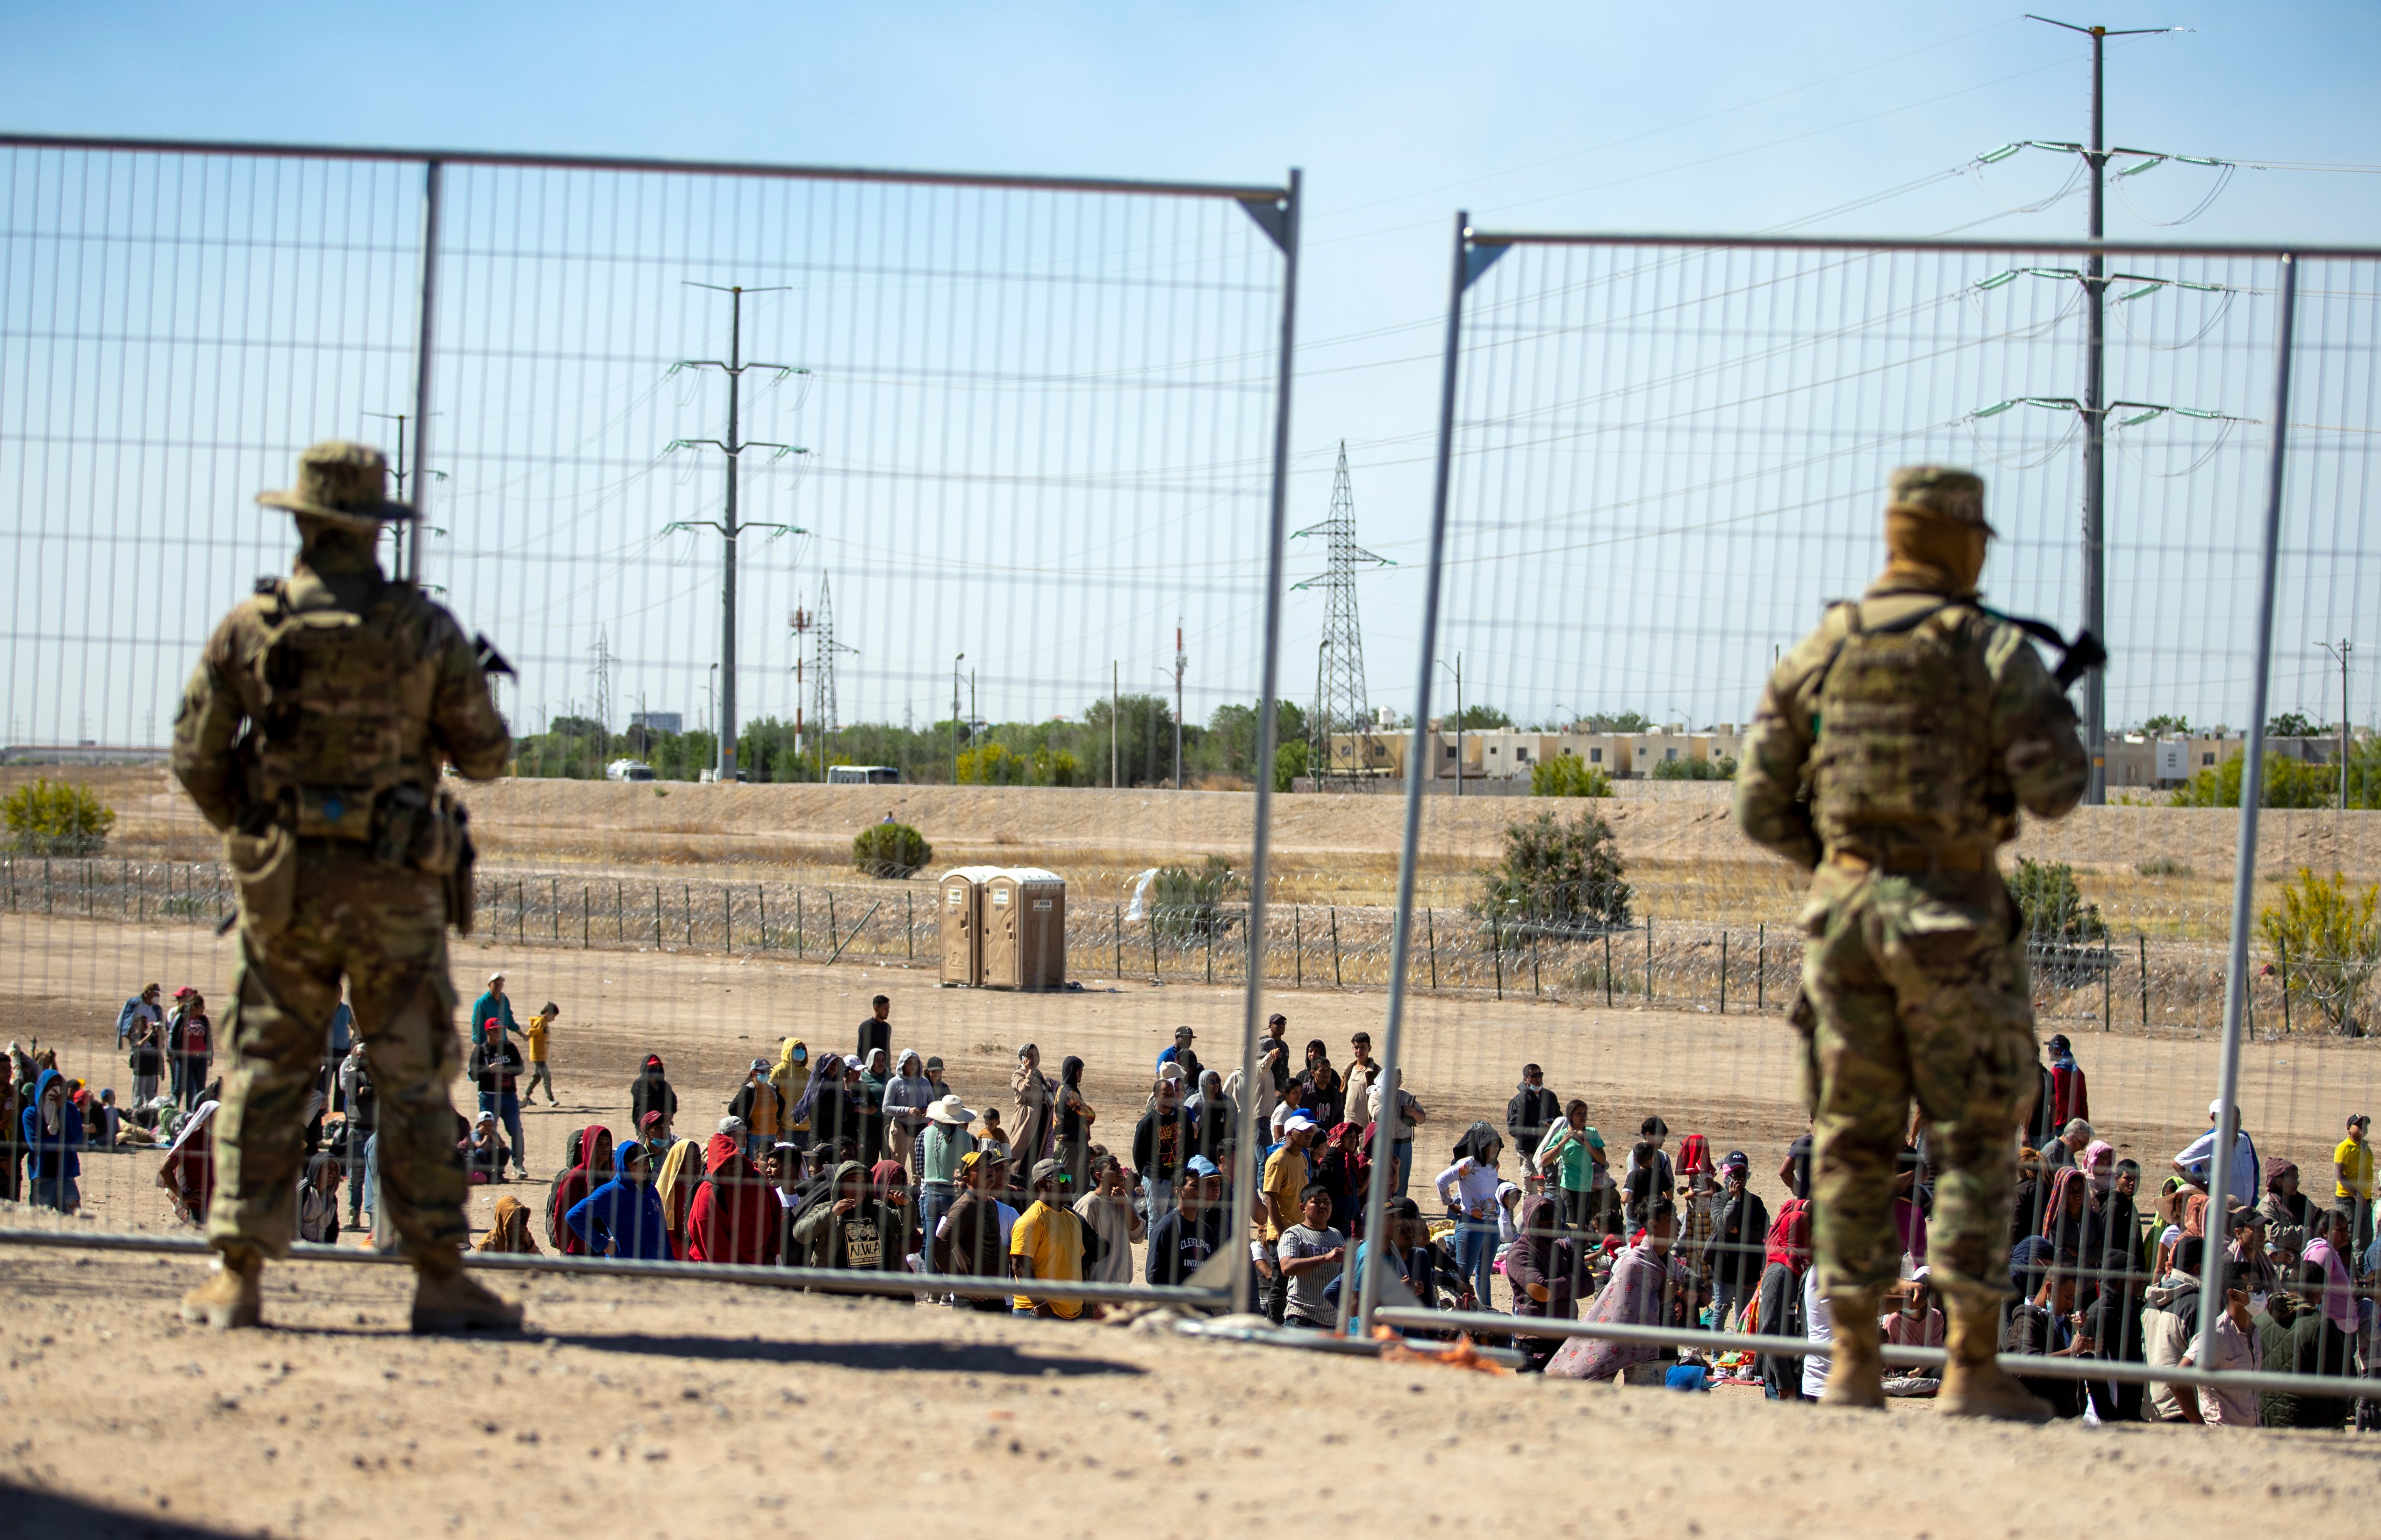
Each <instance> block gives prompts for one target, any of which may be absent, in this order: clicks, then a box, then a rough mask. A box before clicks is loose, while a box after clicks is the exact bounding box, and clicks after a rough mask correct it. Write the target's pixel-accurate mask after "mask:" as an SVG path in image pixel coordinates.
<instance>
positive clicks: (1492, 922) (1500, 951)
mask: <svg viewBox="0 0 2381 1540" xmlns="http://www.w3.org/2000/svg"><path fill="white" fill-rule="evenodd" d="M1455 773H1456V774H1457V775H1461V774H1463V767H1462V766H1461V765H1457V766H1456V771H1455ZM1488 964H1489V966H1490V967H1491V968H1493V969H1495V970H1496V997H1497V998H1498V999H1500V1000H1501V999H1503V998H1504V997H1505V934H1504V932H1503V931H1502V930H1500V929H1499V928H1498V927H1497V924H1496V916H1495V915H1493V914H1492V915H1490V916H1489V917H1488Z"/></svg>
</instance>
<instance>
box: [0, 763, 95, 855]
mask: <svg viewBox="0 0 2381 1540" xmlns="http://www.w3.org/2000/svg"><path fill="white" fill-rule="evenodd" d="M0 816H5V818H6V822H7V825H8V833H9V835H10V837H11V839H10V843H12V844H14V845H15V846H16V848H17V849H20V850H26V851H30V852H31V853H33V854H35V855H44V856H87V855H94V854H96V853H97V852H98V850H99V848H100V847H101V846H102V845H104V844H106V843H107V833H108V831H109V830H110V829H113V828H114V827H116V810H115V809H113V808H111V807H109V806H108V805H107V804H106V803H104V802H103V801H100V800H99V798H98V796H97V795H96V794H95V793H93V792H92V789H91V788H89V787H87V786H82V785H79V784H77V783H75V782H71V781H52V780H50V779H49V778H48V777H46V776H44V777H43V778H42V779H40V780H36V781H34V782H33V783H32V784H31V785H30V786H20V787H18V788H17V789H16V790H14V791H12V792H10V793H8V795H7V797H6V798H5V799H0Z"/></svg>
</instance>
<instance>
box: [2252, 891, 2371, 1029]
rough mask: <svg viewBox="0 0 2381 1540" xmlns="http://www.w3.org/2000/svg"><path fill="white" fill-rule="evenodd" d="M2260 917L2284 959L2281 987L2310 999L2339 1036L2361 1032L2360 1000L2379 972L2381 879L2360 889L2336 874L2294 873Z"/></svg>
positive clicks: (2262, 927)
mask: <svg viewBox="0 0 2381 1540" xmlns="http://www.w3.org/2000/svg"><path fill="white" fill-rule="evenodd" d="M2276 897H2277V902H2275V903H2273V904H2271V905H2268V906H2267V907H2266V908H2265V910H2263V911H2260V912H2259V914H2258V916H2257V929H2258V930H2259V931H2260V932H2261V933H2263V934H2264V935H2265V945H2267V946H2268V947H2272V948H2273V949H2274V955H2275V957H2276V959H2277V960H2279V962H2280V963H2281V965H2282V968H2281V972H2282V986H2283V987H2284V988H2286V989H2288V990H2289V991H2290V992H2291V993H2292V994H2294V995H2297V996H2299V997H2301V998H2302V999H2306V1000H2311V1001H2313V1002H2314V1008H2316V1009H2317V1010H2318V1011H2320V1012H2322V1013H2323V1018H2324V1020H2325V1021H2326V1022H2327V1023H2329V1024H2330V1027H2331V1030H2332V1031H2333V1032H2335V1033H2338V1034H2339V1035H2341V1036H2342V1037H2362V1036H2363V1035H2364V1025H2363V1012H2362V1009H2361V1007H2362V1005H2363V998H2364V991H2365V989H2366V988H2367V987H2368V986H2369V985H2370V984H2372V982H2373V975H2374V974H2375V972H2381V919H2376V918H2375V911H2376V909H2381V885H2375V886H2371V887H2367V888H2365V889H2364V890H2363V892H2361V893H2360V892H2358V891H2357V890H2356V889H2355V888H2353V887H2350V886H2349V885H2348V884H2347V882H2346V881H2345V880H2343V879H2342V878H2341V876H2340V874H2338V873H2337V872H2334V873H2333V874H2331V875H2330V876H2328V877H2318V876H2316V875H2315V874H2314V873H2313V872H2311V871H2309V870H2308V869H2307V868H2305V867H2303V866H2302V867H2300V868H2299V874H2298V878H2297V880H2295V881H2294V882H2291V883H2290V884H2289V885H2288V886H2285V887H2283V888H2282V890H2281V892H2280V893H2279V894H2277V896H2276Z"/></svg>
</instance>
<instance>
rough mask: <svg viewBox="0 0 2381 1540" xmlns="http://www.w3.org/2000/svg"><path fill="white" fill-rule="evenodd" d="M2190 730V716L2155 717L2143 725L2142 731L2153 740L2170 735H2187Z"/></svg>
mask: <svg viewBox="0 0 2381 1540" xmlns="http://www.w3.org/2000/svg"><path fill="white" fill-rule="evenodd" d="M2190 730H2191V718H2190V717H2188V716H2153V717H2151V718H2150V719H2149V720H2148V721H2146V722H2144V723H2143V724H2142V731H2143V732H2145V733H2147V734H2149V735H2150V736H2151V737H2152V738H2157V737H2161V736H2163V735H2166V734H2168V733H2187V732H2189V731H2190Z"/></svg>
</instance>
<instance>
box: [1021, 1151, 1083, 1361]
mask: <svg viewBox="0 0 2381 1540" xmlns="http://www.w3.org/2000/svg"><path fill="white" fill-rule="evenodd" d="M1064 1177H1065V1173H1064V1172H1063V1171H1062V1170H1061V1168H1060V1167H1059V1165H1058V1163H1057V1162H1056V1160H1044V1161H1043V1162H1041V1163H1040V1164H1039V1165H1037V1166H1035V1167H1033V1177H1032V1191H1033V1202H1032V1204H1031V1205H1029V1206H1028V1207H1027V1208H1026V1210H1025V1212H1024V1213H1023V1214H1021V1215H1020V1216H1018V1218H1017V1223H1016V1224H1015V1225H1014V1226H1013V1227H1011V1228H1010V1230H1009V1238H1008V1274H1009V1277H1013V1278H1015V1279H1017V1280H1018V1281H1019V1282H1020V1283H1037V1282H1039V1283H1080V1282H1081V1281H1082V1280H1083V1259H1084V1254H1085V1253H1086V1251H1087V1250H1089V1248H1090V1247H1091V1246H1092V1245H1093V1241H1092V1240H1091V1238H1090V1237H1089V1235H1088V1232H1087V1231H1086V1229H1085V1227H1084V1225H1083V1222H1082V1221H1081V1219H1079V1218H1077V1217H1076V1216H1075V1215H1074V1214H1073V1213H1072V1212H1071V1211H1070V1210H1068V1207H1067V1206H1066V1198H1065V1195H1064V1194H1065V1191H1066V1182H1065V1179H1064ZM1010 1309H1011V1310H1012V1312H1013V1313H1014V1314H1019V1315H1038V1316H1041V1317H1043V1318H1044V1319H1045V1320H1048V1319H1056V1320H1061V1321H1073V1320H1078V1319H1081V1316H1082V1314H1083V1302H1082V1301H1081V1300H1079V1299H1075V1300H1067V1299H1050V1298H1043V1299H1036V1298H1034V1297H1033V1296H1032V1295H1030V1294H1019V1295H1016V1296H1014V1297H1013V1298H1012V1299H1011V1301H1010Z"/></svg>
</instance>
